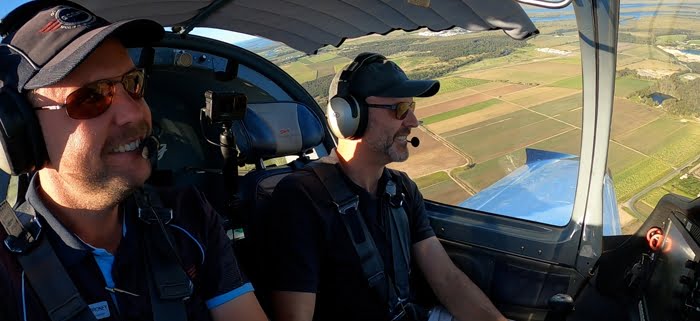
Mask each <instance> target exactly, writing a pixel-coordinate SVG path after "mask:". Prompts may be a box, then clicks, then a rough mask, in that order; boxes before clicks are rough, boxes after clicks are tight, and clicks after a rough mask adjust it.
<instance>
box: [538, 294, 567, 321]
mask: <svg viewBox="0 0 700 321" xmlns="http://www.w3.org/2000/svg"><path fill="white" fill-rule="evenodd" d="M547 306H548V307H549V311H548V312H547V316H546V317H545V319H544V320H545V321H565V320H566V317H567V316H568V315H569V314H570V313H571V311H573V310H574V299H573V298H572V297H571V296H570V295H568V294H562V293H559V294H555V295H554V296H552V297H551V298H549V301H547Z"/></svg>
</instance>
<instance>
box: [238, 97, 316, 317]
mask: <svg viewBox="0 0 700 321" xmlns="http://www.w3.org/2000/svg"><path fill="white" fill-rule="evenodd" d="M233 131H234V134H235V136H236V144H237V145H238V149H239V152H240V155H239V162H243V163H245V164H255V168H254V169H252V170H251V171H250V172H248V173H246V174H245V175H244V176H243V177H241V178H240V179H239V195H240V199H241V202H240V207H239V211H240V213H241V214H243V215H244V216H247V219H245V220H246V221H247V224H244V226H247V227H246V228H245V238H244V239H242V240H237V241H236V242H235V243H234V244H235V248H236V251H237V252H236V253H237V255H238V257H239V258H240V262H241V265H242V267H243V269H244V271H245V272H246V274H247V275H248V277H249V278H250V279H251V281H252V282H253V284H254V285H255V287H256V289H261V288H262V286H258V285H260V280H262V279H263V277H262V276H261V275H258V274H256V272H257V271H262V270H263V269H260V268H258V267H259V265H260V264H262V262H259V261H256V259H257V258H260V257H261V255H253V253H256V252H257V251H258V250H260V249H262V242H263V240H264V238H265V235H263V234H262V233H259V232H258V231H261V230H262V229H261V225H262V221H263V220H264V214H265V212H266V208H267V207H268V201H269V200H270V198H271V195H272V192H273V191H274V189H275V186H277V183H279V181H280V180H282V178H284V177H285V176H287V175H289V174H290V173H292V172H293V171H294V170H295V169H298V168H300V167H303V166H304V165H305V164H306V163H308V162H309V161H310V158H309V157H308V155H307V154H308V153H309V152H311V151H312V150H313V148H314V147H316V146H318V145H319V144H321V143H322V141H323V138H324V133H325V129H324V127H323V122H322V120H321V118H320V117H319V116H317V115H316V114H315V113H314V112H313V111H312V110H311V109H310V108H309V107H307V106H305V105H302V104H299V103H296V102H274V103H261V104H249V105H248V109H247V110H246V115H245V117H244V119H243V120H242V121H235V122H234V125H233ZM279 157H288V158H289V159H288V160H287V161H285V162H283V163H284V164H286V165H277V166H265V164H264V161H265V160H268V159H272V158H279ZM295 157H296V159H294V160H292V159H293V158H295ZM258 296H259V297H260V299H261V303H263V305H264V301H263V298H262V296H263V295H262V293H258Z"/></svg>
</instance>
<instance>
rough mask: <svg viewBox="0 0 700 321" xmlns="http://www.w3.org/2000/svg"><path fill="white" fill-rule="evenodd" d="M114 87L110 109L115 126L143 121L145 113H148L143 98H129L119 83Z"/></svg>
mask: <svg viewBox="0 0 700 321" xmlns="http://www.w3.org/2000/svg"><path fill="white" fill-rule="evenodd" d="M115 86H116V88H115V93H114V97H113V99H112V106H111V107H110V109H113V112H114V114H115V119H116V123H117V125H124V124H128V123H131V122H139V121H143V119H144V117H146V113H148V107H147V106H146V103H145V102H144V101H143V98H133V97H131V95H130V94H129V93H128V92H127V91H126V89H125V88H124V85H122V84H120V83H117V84H115Z"/></svg>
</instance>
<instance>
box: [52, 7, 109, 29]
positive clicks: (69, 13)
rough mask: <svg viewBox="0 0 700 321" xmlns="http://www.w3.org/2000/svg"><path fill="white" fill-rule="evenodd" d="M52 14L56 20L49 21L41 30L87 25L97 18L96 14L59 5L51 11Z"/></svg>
mask: <svg viewBox="0 0 700 321" xmlns="http://www.w3.org/2000/svg"><path fill="white" fill-rule="evenodd" d="M51 16H52V17H53V18H54V19H56V20H52V21H49V23H47V24H46V26H44V27H43V28H41V30H39V31H40V32H52V31H56V30H58V29H74V28H78V27H87V26H90V25H91V24H92V23H93V22H95V21H96V20H97V18H95V16H93V15H92V14H90V13H88V12H86V11H83V10H80V9H76V8H72V7H66V6H59V7H57V8H56V9H55V10H54V11H53V12H51Z"/></svg>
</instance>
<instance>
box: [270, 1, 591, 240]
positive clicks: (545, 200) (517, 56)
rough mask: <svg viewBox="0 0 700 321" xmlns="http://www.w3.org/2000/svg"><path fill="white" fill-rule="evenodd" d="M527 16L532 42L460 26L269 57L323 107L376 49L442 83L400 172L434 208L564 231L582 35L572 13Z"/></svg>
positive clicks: (571, 185)
mask: <svg viewBox="0 0 700 321" xmlns="http://www.w3.org/2000/svg"><path fill="white" fill-rule="evenodd" d="M528 12H529V13H530V14H531V15H532V16H533V17H534V19H533V20H534V21H535V23H537V25H538V26H539V27H540V31H541V34H540V35H539V36H538V37H536V38H534V39H531V40H528V41H516V40H512V39H510V38H508V37H507V36H506V35H504V34H503V33H502V32H480V33H472V32H466V31H464V30H461V29H458V28H456V29H453V30H448V31H443V32H430V31H427V30H420V31H416V32H411V33H405V34H392V35H391V36H387V37H376V36H370V37H365V38H363V39H360V40H358V41H356V42H352V43H348V44H345V45H343V47H342V48H341V49H335V48H324V49H323V50H320V52H319V54H317V55H313V56H306V55H303V54H301V53H299V52H295V51H293V50H291V49H289V48H286V47H278V48H273V49H270V50H268V51H261V52H260V53H261V54H263V55H264V56H265V57H268V58H269V59H270V60H271V61H273V62H275V63H277V64H278V65H279V66H280V67H281V68H282V69H283V70H285V71H286V72H288V73H289V74H290V75H292V76H293V77H294V78H295V79H297V80H298V81H299V82H300V83H301V84H302V85H303V86H304V87H305V88H306V89H307V90H308V91H309V92H310V93H311V94H312V95H313V96H314V97H316V99H317V100H318V101H319V103H320V104H321V105H322V106H323V105H325V104H326V103H327V99H328V97H327V95H328V86H329V84H330V81H331V79H332V77H333V74H334V73H336V72H338V71H339V70H341V68H343V66H344V65H346V64H348V63H349V62H350V61H352V59H353V58H354V57H355V56H356V55H357V54H359V53H361V52H365V51H370V52H378V53H380V54H383V55H385V56H387V57H388V58H389V59H391V60H392V61H394V62H396V63H397V64H398V65H399V66H401V67H402V68H403V69H404V70H405V71H406V73H407V74H408V76H409V77H410V78H412V79H429V78H430V79H438V80H440V83H441V90H440V92H439V93H438V94H437V95H436V96H434V97H430V98H422V99H421V98H419V99H417V100H416V101H417V107H416V111H415V113H416V116H417V117H418V119H419V120H420V121H421V122H422V124H421V125H420V126H419V127H418V128H415V129H413V130H412V132H411V135H412V136H416V137H418V138H419V139H420V141H421V143H420V146H419V147H417V148H412V147H409V151H410V157H409V159H408V160H407V161H405V162H402V163H394V164H391V165H390V167H393V168H396V169H399V170H402V171H405V172H407V173H408V174H409V175H410V176H411V177H412V178H413V179H414V180H415V181H416V182H417V184H418V186H419V187H420V190H421V192H422V193H423V195H424V197H425V198H426V199H428V200H431V201H434V202H440V203H443V204H448V205H453V206H456V207H464V208H472V209H476V210H480V211H484V212H489V213H493V214H498V215H505V216H509V217H516V218H521V219H525V220H530V221H536V222H541V223H546V224H552V225H559V226H563V225H566V224H567V223H568V222H569V220H570V218H571V212H572V209H573V201H574V195H575V185H576V177H577V173H578V154H579V150H580V140H581V118H582V113H581V102H582V101H581V86H582V83H581V63H580V54H579V43H578V32H577V29H576V22H575V20H574V15H573V9H571V8H570V7H569V8H567V9H563V10H554V11H552V10H548V9H528ZM557 14H558V15H557ZM543 177H549V178H548V179H546V180H545V179H543Z"/></svg>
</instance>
